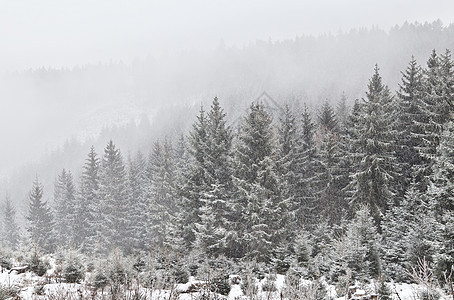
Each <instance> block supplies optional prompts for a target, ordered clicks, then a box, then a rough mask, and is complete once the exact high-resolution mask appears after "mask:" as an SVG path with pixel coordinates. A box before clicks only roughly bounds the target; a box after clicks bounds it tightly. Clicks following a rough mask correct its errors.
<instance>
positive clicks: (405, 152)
mask: <svg viewBox="0 0 454 300" xmlns="http://www.w3.org/2000/svg"><path fill="white" fill-rule="evenodd" d="M423 98H424V87H423V74H422V70H421V67H420V66H418V64H417V62H416V60H415V59H414V57H412V58H411V60H410V62H409V64H408V67H407V69H406V70H405V72H402V82H401V83H400V85H399V90H398V91H397V105H396V106H397V108H396V112H397V116H396V123H395V129H396V134H397V136H396V158H397V161H396V163H397V166H398V168H399V174H400V176H399V178H398V188H397V193H398V196H399V197H400V198H402V197H403V196H404V193H405V191H406V190H407V188H408V186H409V184H410V182H411V180H412V178H413V179H414V180H415V183H416V184H417V185H418V188H419V189H420V191H425V190H426V189H427V186H428V182H427V180H426V178H427V177H426V176H427V175H428V174H430V172H429V173H428V172H427V169H428V168H430V166H429V164H428V161H427V159H426V158H424V157H423V156H422V155H421V151H420V149H421V147H422V145H423V144H424V135H425V130H424V125H423V124H425V123H427V121H428V119H427V115H426V114H425V112H424V108H423V107H424V102H423Z"/></svg>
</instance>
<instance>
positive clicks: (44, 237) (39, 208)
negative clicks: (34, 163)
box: [27, 177, 54, 251]
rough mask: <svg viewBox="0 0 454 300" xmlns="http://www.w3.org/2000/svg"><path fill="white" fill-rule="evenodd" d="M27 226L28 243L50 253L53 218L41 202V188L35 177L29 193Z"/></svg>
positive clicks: (44, 203) (44, 202) (48, 209)
mask: <svg viewBox="0 0 454 300" xmlns="http://www.w3.org/2000/svg"><path fill="white" fill-rule="evenodd" d="M28 198H29V207H28V215H27V220H28V225H27V232H28V234H29V239H30V242H31V243H32V244H34V245H36V246H37V247H38V249H40V250H45V251H51V250H52V249H53V246H54V245H53V238H52V230H53V216H52V211H51V210H50V208H49V207H48V206H47V201H44V200H43V186H42V184H41V183H40V182H39V180H38V177H36V179H35V181H34V182H33V186H32V189H31V190H30V193H29V196H28Z"/></svg>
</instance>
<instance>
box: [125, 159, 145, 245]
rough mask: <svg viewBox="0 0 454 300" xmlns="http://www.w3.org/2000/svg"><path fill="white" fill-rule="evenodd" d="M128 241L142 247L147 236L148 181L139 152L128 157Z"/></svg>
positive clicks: (143, 161) (143, 160)
mask: <svg viewBox="0 0 454 300" xmlns="http://www.w3.org/2000/svg"><path fill="white" fill-rule="evenodd" d="M128 181H129V191H130V196H129V197H130V199H129V200H130V214H129V221H128V222H129V224H130V226H129V230H130V233H129V235H130V237H131V240H130V242H131V243H132V245H131V246H132V247H133V249H137V250H138V249H142V250H143V249H144V248H145V243H146V237H147V229H146V228H147V210H148V208H149V201H148V200H149V197H148V191H149V189H150V183H149V181H148V176H147V162H146V160H145V158H144V156H143V154H142V153H141V152H138V153H137V155H136V156H135V158H134V159H131V158H129V172H128Z"/></svg>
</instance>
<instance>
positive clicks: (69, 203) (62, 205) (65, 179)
mask: <svg viewBox="0 0 454 300" xmlns="http://www.w3.org/2000/svg"><path fill="white" fill-rule="evenodd" d="M75 198H76V189H75V187H74V182H73V177H72V174H71V172H70V171H66V170H65V169H63V170H62V172H61V173H60V174H59V175H58V177H57V180H56V181H55V185H54V207H55V239H56V242H57V245H58V246H67V245H69V244H72V243H73V237H74V226H75V225H76V223H77V222H76V219H75V218H76V211H75V210H76V201H75Z"/></svg>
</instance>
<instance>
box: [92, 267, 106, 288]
mask: <svg viewBox="0 0 454 300" xmlns="http://www.w3.org/2000/svg"><path fill="white" fill-rule="evenodd" d="M108 284H109V278H108V277H107V275H106V274H105V273H104V272H103V270H102V269H100V268H98V269H97V270H96V273H95V276H94V278H93V287H94V288H95V289H104V288H105V287H106V286H107V285H108Z"/></svg>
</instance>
